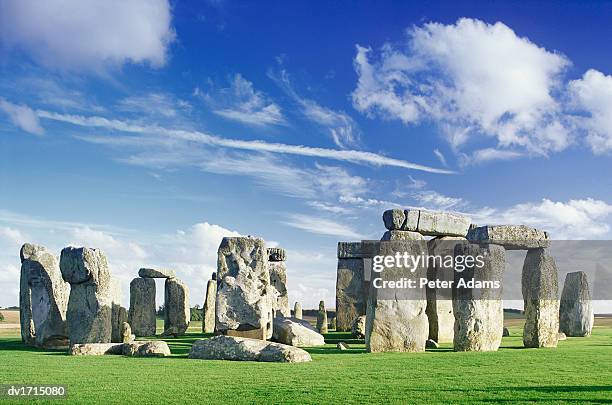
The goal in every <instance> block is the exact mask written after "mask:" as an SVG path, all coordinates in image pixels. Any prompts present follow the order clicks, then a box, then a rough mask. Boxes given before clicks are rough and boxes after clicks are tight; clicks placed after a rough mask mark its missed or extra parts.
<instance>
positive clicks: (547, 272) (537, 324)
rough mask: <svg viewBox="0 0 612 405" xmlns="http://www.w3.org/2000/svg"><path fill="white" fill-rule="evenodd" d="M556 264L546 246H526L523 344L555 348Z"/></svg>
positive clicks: (557, 309) (523, 276)
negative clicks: (531, 247)
mask: <svg viewBox="0 0 612 405" xmlns="http://www.w3.org/2000/svg"><path fill="white" fill-rule="evenodd" d="M557 277H558V276H557V265H556V264H555V260H554V259H553V257H552V256H550V255H549V254H548V251H547V250H546V249H541V248H540V249H529V250H528V251H527V256H526V257H525V263H524V264H523V272H522V283H521V285H522V290H523V301H524V308H525V327H524V329H523V344H524V345H525V347H556V346H557V338H558V336H557V335H558V332H559V298H558V291H559V286H558V279H557Z"/></svg>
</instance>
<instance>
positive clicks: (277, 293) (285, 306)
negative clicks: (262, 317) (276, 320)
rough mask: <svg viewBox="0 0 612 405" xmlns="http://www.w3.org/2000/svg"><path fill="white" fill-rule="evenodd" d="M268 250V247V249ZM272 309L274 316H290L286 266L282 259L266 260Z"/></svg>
mask: <svg viewBox="0 0 612 405" xmlns="http://www.w3.org/2000/svg"><path fill="white" fill-rule="evenodd" d="M268 250H270V249H268ZM268 270H269V272H270V286H271V294H272V309H273V310H274V313H275V314H276V316H281V317H290V316H291V308H289V295H288V293H287V267H286V266H285V262H284V261H274V262H268Z"/></svg>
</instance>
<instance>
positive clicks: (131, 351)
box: [122, 340, 172, 357]
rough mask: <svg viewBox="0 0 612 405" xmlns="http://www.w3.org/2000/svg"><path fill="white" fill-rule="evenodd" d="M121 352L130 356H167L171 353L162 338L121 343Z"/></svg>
mask: <svg viewBox="0 0 612 405" xmlns="http://www.w3.org/2000/svg"><path fill="white" fill-rule="evenodd" d="M122 354H123V355H125V356H131V357H167V356H170V355H171V354H172V353H171V352H170V348H169V347H168V344H167V343H166V342H164V341H163V340H155V341H149V342H131V343H125V344H124V345H123V351H122Z"/></svg>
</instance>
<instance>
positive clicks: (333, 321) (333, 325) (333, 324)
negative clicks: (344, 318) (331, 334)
mask: <svg viewBox="0 0 612 405" xmlns="http://www.w3.org/2000/svg"><path fill="white" fill-rule="evenodd" d="M329 329H331V330H338V329H337V327H336V317H333V318H332V319H330V321H329Z"/></svg>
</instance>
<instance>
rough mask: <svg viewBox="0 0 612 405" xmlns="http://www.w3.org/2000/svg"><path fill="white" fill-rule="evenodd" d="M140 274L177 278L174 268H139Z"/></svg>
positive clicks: (143, 276) (140, 275)
mask: <svg viewBox="0 0 612 405" xmlns="http://www.w3.org/2000/svg"><path fill="white" fill-rule="evenodd" d="M138 276H139V277H142V278H175V277H176V274H175V273H174V270H170V269H147V268H142V269H140V270H138Z"/></svg>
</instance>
